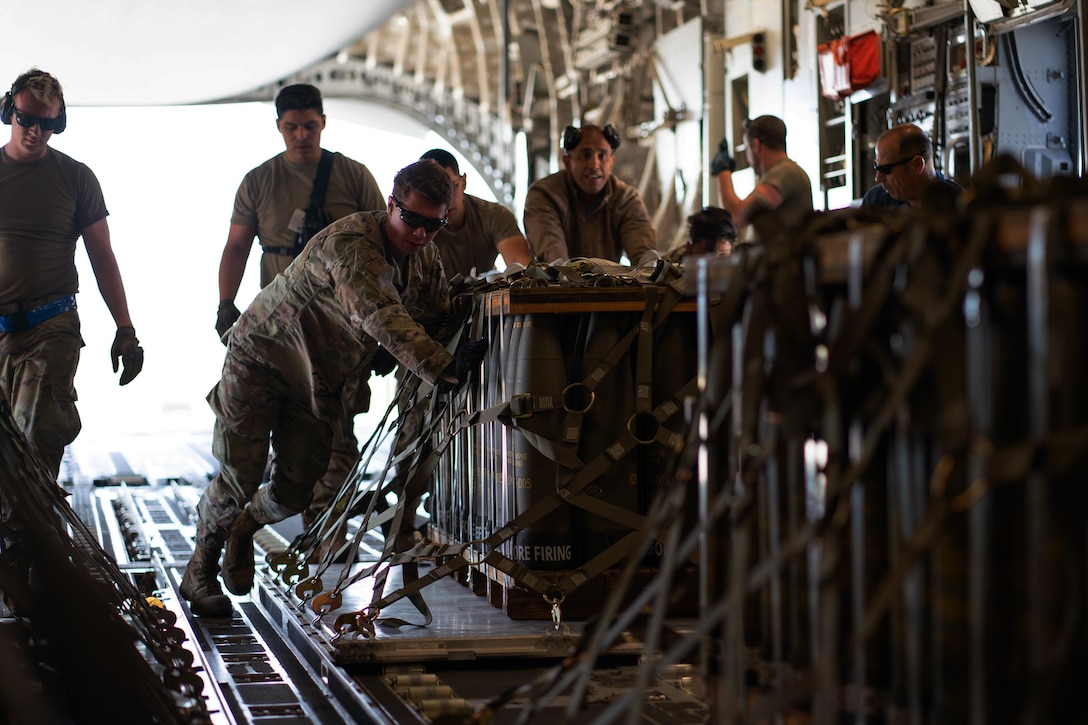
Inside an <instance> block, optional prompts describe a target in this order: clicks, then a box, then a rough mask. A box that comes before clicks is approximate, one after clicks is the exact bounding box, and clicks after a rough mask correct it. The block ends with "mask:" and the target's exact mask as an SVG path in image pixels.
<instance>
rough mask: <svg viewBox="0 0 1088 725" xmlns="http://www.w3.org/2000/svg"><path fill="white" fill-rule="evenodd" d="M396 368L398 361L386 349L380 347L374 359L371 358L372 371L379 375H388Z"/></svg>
mask: <svg viewBox="0 0 1088 725" xmlns="http://www.w3.org/2000/svg"><path fill="white" fill-rule="evenodd" d="M396 367H397V359H396V358H395V357H393V355H392V353H390V352H389V351H388V350H386V349H385V348H384V347H379V348H378V351H377V352H376V353H374V357H372V358H370V369H371V370H373V371H374V372H375V374H377V375H383V376H384V375H388V374H389V373H391V372H393V370H394V369H396Z"/></svg>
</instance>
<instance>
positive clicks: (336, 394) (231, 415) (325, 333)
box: [181, 160, 482, 616]
mask: <svg viewBox="0 0 1088 725" xmlns="http://www.w3.org/2000/svg"><path fill="white" fill-rule="evenodd" d="M451 194H452V190H451V184H450V180H449V177H448V176H447V175H446V172H445V171H444V170H443V169H442V167H440V166H438V165H437V164H436V163H434V162H433V161H429V160H428V161H420V162H417V163H415V164H412V165H411V166H408V167H406V168H404V169H402V170H401V171H400V172H399V173H398V174H397V176H396V179H395V180H394V187H393V195H392V196H390V197H389V200H388V204H387V208H386V210H385V211H376V212H358V213H355V214H352V215H350V216H347V217H345V218H343V219H341V220H339V221H337V222H335V223H333V224H332V225H330V226H329V227H326V228H325V229H324V230H323V231H322V232H320V233H319V234H318V235H316V236H315V237H314V239H313V241H312V242H311V243H310V244H309V245H308V246H307V247H306V249H305V250H304V251H303V252H302V254H301V255H299V257H298V258H297V259H296V260H295V261H294V262H293V263H292V264H291V265H290V266H289V267H288V268H287V270H286V271H285V272H284V273H283V274H282V275H280V276H278V277H276V279H275V280H274V281H273V282H272V283H271V284H270V285H268V286H267V287H265V288H264V289H263V290H262V291H261V292H260V293H259V294H258V296H257V298H256V299H255V300H254V302H253V303H252V304H251V305H250V307H249V309H247V310H246V311H245V312H244V313H243V314H242V316H241V318H240V319H239V320H238V323H237V325H236V327H235V329H234V331H233V333H232V334H231V336H230V341H229V346H228V348H227V359H226V362H225V364H224V366H223V375H222V379H221V380H220V382H219V383H218V384H217V385H216V386H215V387H214V388H213V389H212V391H211V393H210V394H209V395H208V402H209V403H210V404H211V407H212V409H213V410H214V411H215V414H216V423H215V430H214V434H213V435H214V441H213V452H214V454H215V456H216V458H217V459H218V460H219V461H220V464H221V467H220V472H219V474H218V475H217V476H216V477H215V478H214V479H213V480H212V482H211V484H210V485H209V486H208V489H207V491H206V492H205V494H204V495H203V496H202V497H201V499H200V502H199V503H198V505H197V511H198V514H199V523H198V527H197V542H196V543H197V548H196V551H195V552H194V553H193V558H192V559H191V560H190V561H189V565H188V567H187V568H186V571H185V577H184V579H183V581H182V586H181V593H182V596H184V597H185V598H186V599H188V600H189V601H190V602H191V603H192V610H193V611H194V612H195V613H197V614H202V615H210V616H219V615H226V614H229V613H230V601H229V599H227V597H226V596H224V595H223V592H222V589H221V588H220V586H219V583H218V581H217V580H216V573H217V572H218V571H219V555H220V552H221V551H222V549H223V546H224V544H225V545H226V556H225V559H224V565H223V580H224V582H225V583H226V584H227V588H228V589H229V590H230V591H231V592H234V593H235V594H242V593H245V592H248V591H249V590H250V589H251V588H252V584H253V545H252V536H253V533H255V532H256V530H257V529H259V528H260V527H261V526H263V525H264V524H268V523H273V522H275V521H280V520H282V519H284V518H286V517H288V516H290V515H292V514H294V513H298V512H300V511H302V510H303V509H304V508H305V507H306V506H307V504H308V503H309V501H310V498H311V496H312V495H313V489H314V484H315V482H316V481H317V480H318V479H319V478H321V476H322V474H323V473H324V472H325V469H326V467H327V466H328V462H329V450H330V444H331V440H332V430H333V429H332V426H333V425H334V424H335V421H337V420H339V419H340V417H341V416H342V411H343V405H344V403H343V395H342V391H343V388H344V386H345V385H358V386H359V388H360V389H363V388H366V380H367V377H368V376H369V371H370V364H371V359H372V358H373V357H374V355H375V353H376V352H377V350H378V348H379V344H380V345H381V346H382V347H384V348H386V349H387V350H388V351H389V352H390V353H391V354H392V355H393V356H394V357H395V358H396V359H397V361H398V362H399V363H400V364H401V365H402V366H403V367H406V368H407V369H409V370H411V371H412V372H414V373H415V374H416V375H418V376H419V377H420V378H422V379H423V380H425V381H427V382H428V383H432V384H434V383H437V382H438V381H439V380H444V381H446V382H449V383H455V382H457V377H456V373H455V370H459V369H461V367H462V366H461V364H460V358H459V359H458V364H457V365H454V358H453V356H451V355H450V353H449V352H447V351H446V349H445V347H444V346H443V345H442V343H441V341H442V340H445V339H449V336H450V333H451V332H452V331H451V330H450V329H449V306H450V301H449V291H448V287H447V285H446V280H445V276H444V274H443V271H442V262H441V257H440V255H439V252H438V249H437V247H435V246H434V244H432V243H431V241H432V240H433V238H434V236H435V234H436V233H437V232H438V230H439V229H440V228H441V226H442V224H443V223H444V220H445V217H446V212H447V208H448V206H449V203H450V199H451ZM479 357H480V358H482V353H481V354H480V355H479ZM477 362H478V360H477ZM270 440H271V445H272V448H273V449H274V450H275V458H274V460H273V463H272V469H271V478H270V481H269V483H268V484H267V485H265V486H263V487H262V486H261V485H260V484H261V480H262V475H263V472H264V468H265V463H266V461H267V455H268V450H269V441H270Z"/></svg>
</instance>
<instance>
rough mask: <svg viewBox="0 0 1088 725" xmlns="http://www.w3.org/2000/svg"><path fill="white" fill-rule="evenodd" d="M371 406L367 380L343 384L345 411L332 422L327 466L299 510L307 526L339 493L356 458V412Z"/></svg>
mask: <svg viewBox="0 0 1088 725" xmlns="http://www.w3.org/2000/svg"><path fill="white" fill-rule="evenodd" d="M368 410H370V386H369V385H367V383H366V381H359V382H358V385H355V384H348V385H346V386H345V394H344V415H343V416H342V417H341V419H340V420H339V421H338V422H337V423H335V424H334V425H333V432H332V454H331V455H330V457H329V468H328V470H326V471H325V475H324V476H322V477H321V480H319V481H318V482H317V485H316V486H314V497H313V499H311V500H310V505H309V507H308V508H307V509H306V510H305V511H303V512H302V524H303V526H306V527H309V526H310V524H312V523H313V522H314V521H315V520H316V519H317V517H318V516H320V515H321V513H322V512H323V511H324V510H325V509H326V508H328V507H329V506H330V505H331V504H332V502H333V501H334V500H335V499H336V497H337V495H338V494H339V493H340V489H341V488H343V486H344V482H345V481H346V480H347V477H348V474H350V473H351V471H352V469H353V468H355V463H356V461H358V460H359V439H358V438H356V436H355V416H356V415H357V414H359V413H365V412H367V411H368Z"/></svg>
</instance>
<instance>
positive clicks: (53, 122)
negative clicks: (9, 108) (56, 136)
mask: <svg viewBox="0 0 1088 725" xmlns="http://www.w3.org/2000/svg"><path fill="white" fill-rule="evenodd" d="M15 122H16V123H18V124H19V125H20V126H22V127H23V128H30V127H31V126H33V125H35V124H37V125H38V127H39V128H41V130H43V131H56V130H57V129H58V128H60V124H61V120H60V116H57V117H56V118H42V117H41V116H32V115H30V114H29V113H23V112H22V111H18V110H17V111H15Z"/></svg>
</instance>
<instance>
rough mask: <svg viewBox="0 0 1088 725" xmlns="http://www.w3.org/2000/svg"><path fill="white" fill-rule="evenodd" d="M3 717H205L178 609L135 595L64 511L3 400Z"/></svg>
mask: <svg viewBox="0 0 1088 725" xmlns="http://www.w3.org/2000/svg"><path fill="white" fill-rule="evenodd" d="M0 514H2V515H0V539H2V540H0V593H2V594H3V598H4V606H5V609H6V611H7V614H8V616H10V617H12V620H11V622H18V626H13V624H11V623H8V624H5V625H4V626H3V629H2V630H0V649H2V650H3V656H2V671H3V673H4V684H3V687H0V709H2V710H3V714H4V715H5V716H6V717H3V718H0V719H3V720H4V721H5V722H7V721H10V722H43V723H44V722H75V721H80V720H83V719H84V718H87V717H93V718H94V719H97V720H105V721H110V720H112V721H115V722H147V723H151V722H155V723H204V722H210V716H209V713H208V710H207V705H206V703H205V700H204V698H203V696H202V694H201V693H202V691H203V689H204V685H205V682H204V679H203V678H202V677H201V676H200V675H199V674H198V672H197V668H196V667H194V655H193V652H192V651H191V650H189V649H186V648H185V647H184V643H185V641H186V640H187V639H188V637H187V635H186V633H185V632H184V631H183V630H182V629H181V628H179V627H178V626H177V624H176V622H177V617H176V615H175V614H174V612H172V611H170V610H169V609H167V608H165V607H164V606H163V604H162V602H161V601H160V600H158V599H157V598H155V597H154V596H148V595H146V594H144V593H142V592H141V591H139V590H138V589H137V587H136V585H135V584H134V583H133V581H132V579H131V578H130V577H129V576H127V575H126V574H125V573H124V572H122V571H121V569H120V567H119V566H118V564H117V562H116V560H115V559H114V558H113V556H112V555H110V554H108V553H107V552H106V551H105V550H104V549H103V548H102V546H101V545H100V544H99V542H98V539H97V538H96V536H95V535H94V534H93V533H92V532H91V531H90V530H89V529H88V528H87V525H86V524H85V523H84V521H83V519H81V518H80V517H79V516H78V515H77V514H76V513H75V512H74V511H73V509H72V507H71V506H70V505H69V503H68V499H67V498H66V497H65V493H64V491H63V490H62V489H61V487H60V486H59V485H58V484H57V482H56V476H55V475H52V474H51V473H50V472H49V471H47V470H46V469H45V467H44V465H43V464H42V463H41V461H40V460H39V458H38V456H37V455H36V453H35V452H34V451H33V449H32V447H31V445H30V444H29V443H28V442H27V440H26V438H25V437H24V436H23V434H22V431H21V430H20V429H19V428H18V426H17V425H16V423H15V420H14V418H13V417H12V414H11V408H10V407H9V405H8V403H7V400H6V398H4V397H2V396H0Z"/></svg>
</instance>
